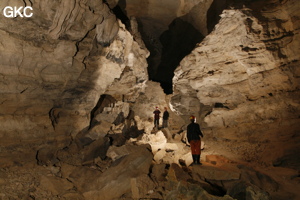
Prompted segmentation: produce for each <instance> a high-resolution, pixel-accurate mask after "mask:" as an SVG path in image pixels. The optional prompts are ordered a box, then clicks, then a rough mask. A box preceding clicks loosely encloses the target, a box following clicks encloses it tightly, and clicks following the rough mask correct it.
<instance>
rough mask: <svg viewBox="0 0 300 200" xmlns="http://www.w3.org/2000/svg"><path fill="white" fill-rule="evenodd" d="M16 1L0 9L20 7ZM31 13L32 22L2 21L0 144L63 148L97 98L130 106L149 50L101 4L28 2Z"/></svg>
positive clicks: (144, 77) (144, 74)
mask: <svg viewBox="0 0 300 200" xmlns="http://www.w3.org/2000/svg"><path fill="white" fill-rule="evenodd" d="M16 2H17V1H15V2H13V1H8V2H7V1H6V2H1V4H0V6H1V8H3V7H5V6H7V5H10V6H15V5H17V6H25V3H24V2H18V4H14V3H16ZM32 8H33V12H34V15H33V17H32V18H27V19H25V18H20V17H19V18H14V19H12V18H5V17H4V16H2V15H1V20H0V27H1V32H0V34H1V37H0V40H1V41H0V43H1V47H0V48H1V52H2V53H1V61H0V62H1V63H0V64H1V66H0V74H1V76H0V78H1V85H0V87H1V97H0V99H1V100H0V101H1V107H0V113H1V115H0V118H1V120H0V126H1V130H0V137H1V144H2V143H3V145H4V144H12V143H15V142H19V141H20V140H22V142H24V143H26V141H28V142H33V141H35V142H38V141H42V140H44V141H45V140H46V141H47V140H49V141H51V140H57V141H61V142H62V141H65V140H66V142H67V141H68V140H69V139H70V136H75V135H76V134H77V133H78V132H79V131H80V130H82V129H84V128H86V127H88V126H89V124H90V118H89V116H90V112H91V110H92V109H93V108H94V107H95V105H96V103H97V101H98V99H99V98H100V96H101V95H102V94H105V93H107V94H110V95H114V96H115V98H116V99H118V100H123V101H135V99H136V98H137V96H138V94H139V92H140V91H142V90H143V88H144V86H145V83H146V81H147V80H148V75H147V63H146V58H147V57H148V56H149V52H148V50H146V49H143V48H141V47H140V46H139V44H138V43H137V42H135V41H134V39H133V37H132V35H131V34H130V33H129V32H128V31H127V30H126V29H125V27H124V25H123V24H122V23H120V22H119V21H118V20H117V19H116V17H115V15H114V14H113V13H112V12H111V11H110V9H109V8H108V7H107V5H106V4H103V3H102V1H79V0H68V1H62V2H58V1H32ZM16 138H18V141H16V140H15V139H16ZM67 143H68V142H67Z"/></svg>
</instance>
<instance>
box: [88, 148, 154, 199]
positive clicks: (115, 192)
mask: <svg viewBox="0 0 300 200" xmlns="http://www.w3.org/2000/svg"><path fill="white" fill-rule="evenodd" d="M131 149H132V152H131V153H130V154H127V155H125V156H123V157H121V158H119V159H117V160H115V161H114V162H113V163H112V165H111V167H110V168H109V169H107V170H106V171H105V172H103V174H101V176H99V177H94V179H93V180H92V181H91V182H86V183H85V186H84V188H85V190H84V192H83V196H84V197H85V198H86V199H91V200H93V199H107V200H109V199H116V198H120V197H121V196H122V195H123V194H125V193H128V192H129V191H131V179H132V178H136V177H139V176H141V175H143V174H148V173H149V170H150V165H151V163H152V158H153V155H152V153H151V152H150V151H149V150H148V149H147V148H146V147H145V146H132V147H131ZM116 188H117V189H116Z"/></svg>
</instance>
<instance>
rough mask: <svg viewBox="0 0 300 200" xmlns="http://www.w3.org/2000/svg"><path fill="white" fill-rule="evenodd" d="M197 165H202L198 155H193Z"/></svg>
mask: <svg viewBox="0 0 300 200" xmlns="http://www.w3.org/2000/svg"><path fill="white" fill-rule="evenodd" d="M195 158H196V163H197V165H202V163H201V162H200V155H195Z"/></svg>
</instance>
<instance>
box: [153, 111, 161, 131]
mask: <svg viewBox="0 0 300 200" xmlns="http://www.w3.org/2000/svg"><path fill="white" fill-rule="evenodd" d="M153 114H154V127H156V128H157V129H158V128H159V118H160V116H159V114H160V110H159V109H158V107H156V108H155V110H154V112H153Z"/></svg>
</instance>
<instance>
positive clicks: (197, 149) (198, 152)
mask: <svg viewBox="0 0 300 200" xmlns="http://www.w3.org/2000/svg"><path fill="white" fill-rule="evenodd" d="M195 155H196V163H197V164H201V162H200V155H201V140H196V141H195Z"/></svg>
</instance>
